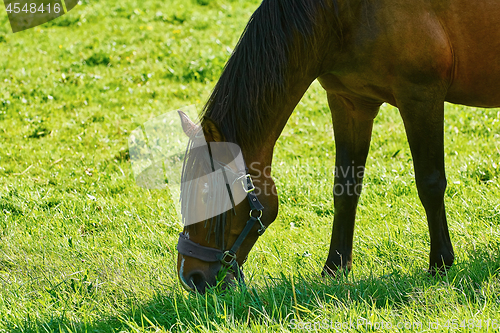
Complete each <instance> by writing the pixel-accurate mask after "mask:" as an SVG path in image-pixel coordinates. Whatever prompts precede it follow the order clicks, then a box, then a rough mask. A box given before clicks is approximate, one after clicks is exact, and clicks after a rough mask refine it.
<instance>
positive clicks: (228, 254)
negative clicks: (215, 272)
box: [220, 250, 236, 266]
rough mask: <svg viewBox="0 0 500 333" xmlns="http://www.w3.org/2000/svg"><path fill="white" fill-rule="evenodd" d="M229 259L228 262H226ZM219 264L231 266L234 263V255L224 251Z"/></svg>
mask: <svg viewBox="0 0 500 333" xmlns="http://www.w3.org/2000/svg"><path fill="white" fill-rule="evenodd" d="M227 258H229V261H228V260H227ZM220 262H221V263H222V264H223V265H225V266H232V265H233V264H234V263H235V262H236V253H233V252H231V251H229V250H227V251H225V252H224V253H223V254H222V257H221V258H220Z"/></svg>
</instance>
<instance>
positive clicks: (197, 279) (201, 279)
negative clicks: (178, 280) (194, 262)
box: [188, 272, 207, 293]
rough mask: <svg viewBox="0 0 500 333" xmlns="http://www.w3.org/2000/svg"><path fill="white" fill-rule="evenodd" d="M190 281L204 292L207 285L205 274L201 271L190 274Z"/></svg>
mask: <svg viewBox="0 0 500 333" xmlns="http://www.w3.org/2000/svg"><path fill="white" fill-rule="evenodd" d="M188 281H190V284H192V285H193V287H194V288H195V289H196V290H197V291H198V292H201V293H203V292H204V291H205V288H206V286H207V282H206V279H205V276H204V275H203V273H201V272H193V273H191V274H190V275H189V276H188Z"/></svg>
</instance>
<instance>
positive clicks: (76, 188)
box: [0, 0, 500, 332]
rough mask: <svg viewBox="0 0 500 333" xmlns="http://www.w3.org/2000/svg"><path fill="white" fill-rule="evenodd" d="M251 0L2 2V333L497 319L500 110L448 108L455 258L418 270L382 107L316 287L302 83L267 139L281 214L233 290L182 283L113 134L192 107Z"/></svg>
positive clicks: (317, 114) (323, 146)
mask: <svg viewBox="0 0 500 333" xmlns="http://www.w3.org/2000/svg"><path fill="white" fill-rule="evenodd" d="M257 6H258V1H256V0H248V1H244V0H233V1H230V0H196V1H195V0H167V1H164V2H162V1H151V0H146V1H134V0H123V1H116V0H106V1H99V2H90V1H87V0H84V1H83V2H82V3H81V4H80V5H78V6H77V7H76V8H75V9H74V10H72V11H70V12H69V13H68V14H66V15H64V16H62V17H60V18H58V19H56V20H54V21H52V22H49V23H47V24H44V25H42V26H39V27H35V28H33V29H30V30H27V31H24V32H20V33H17V34H12V33H10V27H9V26H8V19H7V14H6V12H5V11H4V10H3V9H0V332H53V331H62V332H119V331H126V332H146V331H147V332H150V331H154V332H156V331H173V332H185V331H190V332H267V331H277V332H289V331H296V332H303V331H308V330H322V331H332V332H333V331H335V330H336V329H338V330H340V331H359V332H365V331H380V332H394V331H425V332H441V331H452V332H476V331H481V332H486V331H488V332H498V331H500V281H499V273H500V231H499V225H500V180H499V176H500V150H499V138H500V121H499V119H500V110H498V109H478V108H467V107H462V106H456V105H451V104H447V105H446V120H445V132H446V134H445V135H446V139H445V140H446V142H445V153H446V163H447V174H448V188H447V191H446V198H445V202H446V205H447V213H448V223H449V226H450V233H451V235H452V241H453V244H454V247H455V253H456V264H455V265H454V266H453V267H452V268H451V270H449V271H448V272H447V274H445V275H444V276H438V277H435V278H433V277H431V276H429V275H428V274H427V273H426V272H425V271H424V270H425V269H426V268H427V265H428V251H429V236H428V230H427V223H426V219H425V213H424V210H423V208H422V206H421V204H420V201H419V199H418V195H417V192H416V188H415V182H414V175H413V167H412V160H411V155H410V151H409V147H408V144H407V141H406V137H405V133H404V129H403V124H402V120H401V118H400V116H399V114H398V112H397V110H396V109H395V108H393V107H391V106H388V105H384V106H383V107H382V110H381V112H380V114H379V116H378V118H377V119H376V124H375V128H374V136H373V141H372V145H371V152H370V156H369V159H368V162H367V170H366V178H365V185H364V190H363V194H362V197H361V200H360V205H359V209H358V215H357V226H356V233H355V238H354V246H355V248H354V262H353V271H352V272H351V273H350V274H349V275H348V276H347V277H342V278H339V279H336V280H334V279H331V278H321V277H320V270H321V268H322V267H323V264H324V260H325V259H326V255H327V253H328V245H329V242H330V232H331V225H332V219H333V202H332V184H333V166H334V157H335V147H334V141H333V139H332V125H331V119H330V113H329V109H328V107H327V105H326V95H325V93H324V92H323V91H322V89H321V87H320V86H319V84H318V83H317V82H315V83H314V84H313V85H312V86H311V88H310V89H309V91H308V92H307V93H306V95H305V96H304V98H303V99H302V101H301V102H300V104H299V105H298V106H297V108H296V110H295V112H294V113H293V115H292V117H291V118H290V121H289V122H288V124H287V126H286V128H285V130H284V132H283V135H282V136H281V138H280V140H279V141H278V144H277V146H276V149H275V157H274V164H273V175H274V177H275V180H276V184H277V189H278V193H279V195H280V213H279V216H278V218H277V220H276V221H275V223H274V224H273V225H272V226H271V227H270V228H269V229H268V231H267V232H266V233H265V234H264V236H263V237H262V238H261V239H260V240H259V241H258V243H257V244H256V246H255V247H254V249H253V251H252V252H251V253H250V256H249V259H248V262H247V263H246V264H245V267H244V270H245V274H246V277H247V287H246V288H241V289H236V290H231V291H228V292H225V293H221V292H220V291H219V290H211V291H209V292H208V293H207V294H205V295H203V296H201V295H193V294H189V293H187V292H186V291H184V290H183V289H182V288H181V286H180V284H179V283H178V280H177V276H176V271H175V265H176V256H177V252H176V250H175V245H176V243H177V237H178V233H179V232H180V231H181V227H180V224H179V223H178V221H177V220H176V215H175V213H174V212H173V208H172V201H171V199H170V196H169V194H168V193H167V191H166V190H163V191H160V190H145V189H142V188H139V187H138V186H137V185H136V184H135V181H134V177H133V175H132V172H131V168H130V161H129V156H128V150H127V149H128V147H127V140H128V136H129V135H130V132H131V131H132V130H133V129H135V128H136V127H138V126H140V125H141V124H143V123H144V122H146V121H147V120H148V119H150V118H152V117H155V116H158V115H161V114H162V113H164V112H167V111H171V110H174V109H175V108H178V107H181V106H184V105H190V104H195V105H197V107H198V109H199V110H201V107H202V105H203V102H204V101H205V100H206V99H207V97H208V95H209V93H210V91H211V89H212V88H213V86H214V85H215V83H216V81H217V79H218V77H219V75H220V73H221V70H222V67H223V65H224V63H225V61H226V60H227V59H228V57H229V55H230V52H231V50H232V48H233V47H234V45H235V44H236V41H237V39H238V37H239V35H240V34H241V32H242V31H243V29H244V26H245V24H246V22H247V21H248V19H249V17H250V15H251V13H252V12H253V11H254V10H255V8H256V7H257Z"/></svg>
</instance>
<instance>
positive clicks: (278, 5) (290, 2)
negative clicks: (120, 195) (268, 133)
mask: <svg viewBox="0 0 500 333" xmlns="http://www.w3.org/2000/svg"><path fill="white" fill-rule="evenodd" d="M330 6H333V7H334V9H335V12H336V13H338V4H337V0H264V1H263V2H262V4H261V5H260V6H259V7H258V8H257V10H256V11H255V12H254V13H253V15H252V16H251V18H250V21H249V22H248V24H247V26H246V28H245V30H244V32H243V34H242V36H241V37H240V39H239V41H238V43H237V45H236V47H235V49H234V51H233V53H232V55H231V57H230V59H229V61H228V62H227V63H226V65H225V67H224V70H223V72H222V75H221V77H220V79H219V81H218V82H217V84H216V85H215V88H214V90H213V91H212V94H211V96H210V97H209V99H208V101H207V103H206V105H205V107H204V108H203V111H202V113H201V115H200V119H202V123H203V119H204V118H210V119H211V120H212V121H213V122H214V123H216V124H217V125H218V126H219V128H220V129H221V131H222V134H223V135H224V137H225V139H226V141H228V142H234V143H237V144H239V145H240V146H241V147H254V146H253V145H254V144H255V143H254V142H253V140H251V139H252V137H253V138H255V137H259V136H260V135H262V134H263V130H264V124H265V122H266V121H267V122H268V121H269V118H268V116H269V113H268V112H269V111H270V109H271V107H272V106H273V105H274V103H275V102H276V101H277V100H278V98H279V97H280V96H283V95H284V94H285V93H286V88H287V87H286V69H287V65H288V64H289V63H290V61H294V62H297V63H298V62H299V61H300V60H301V59H297V58H298V57H300V55H301V54H302V52H292V47H295V46H296V43H297V41H296V40H295V38H296V37H302V38H300V39H302V41H303V43H302V45H303V47H304V48H305V50H307V49H309V50H312V46H313V45H314V43H315V37H316V36H315V34H314V28H315V25H316V24H317V20H318V14H319V11H320V9H324V8H327V7H330ZM298 46H299V47H300V46H301V45H298ZM294 56H295V57H296V58H293V57H294ZM249 133H252V134H251V135H248V134H249Z"/></svg>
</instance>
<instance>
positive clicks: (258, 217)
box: [249, 209, 262, 220]
mask: <svg viewBox="0 0 500 333" xmlns="http://www.w3.org/2000/svg"><path fill="white" fill-rule="evenodd" d="M252 212H253V209H250V214H249V215H250V217H254V216H252ZM258 212H260V215H259V216H255V218H256V219H257V220H260V218H261V217H262V211H261V210H258Z"/></svg>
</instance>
